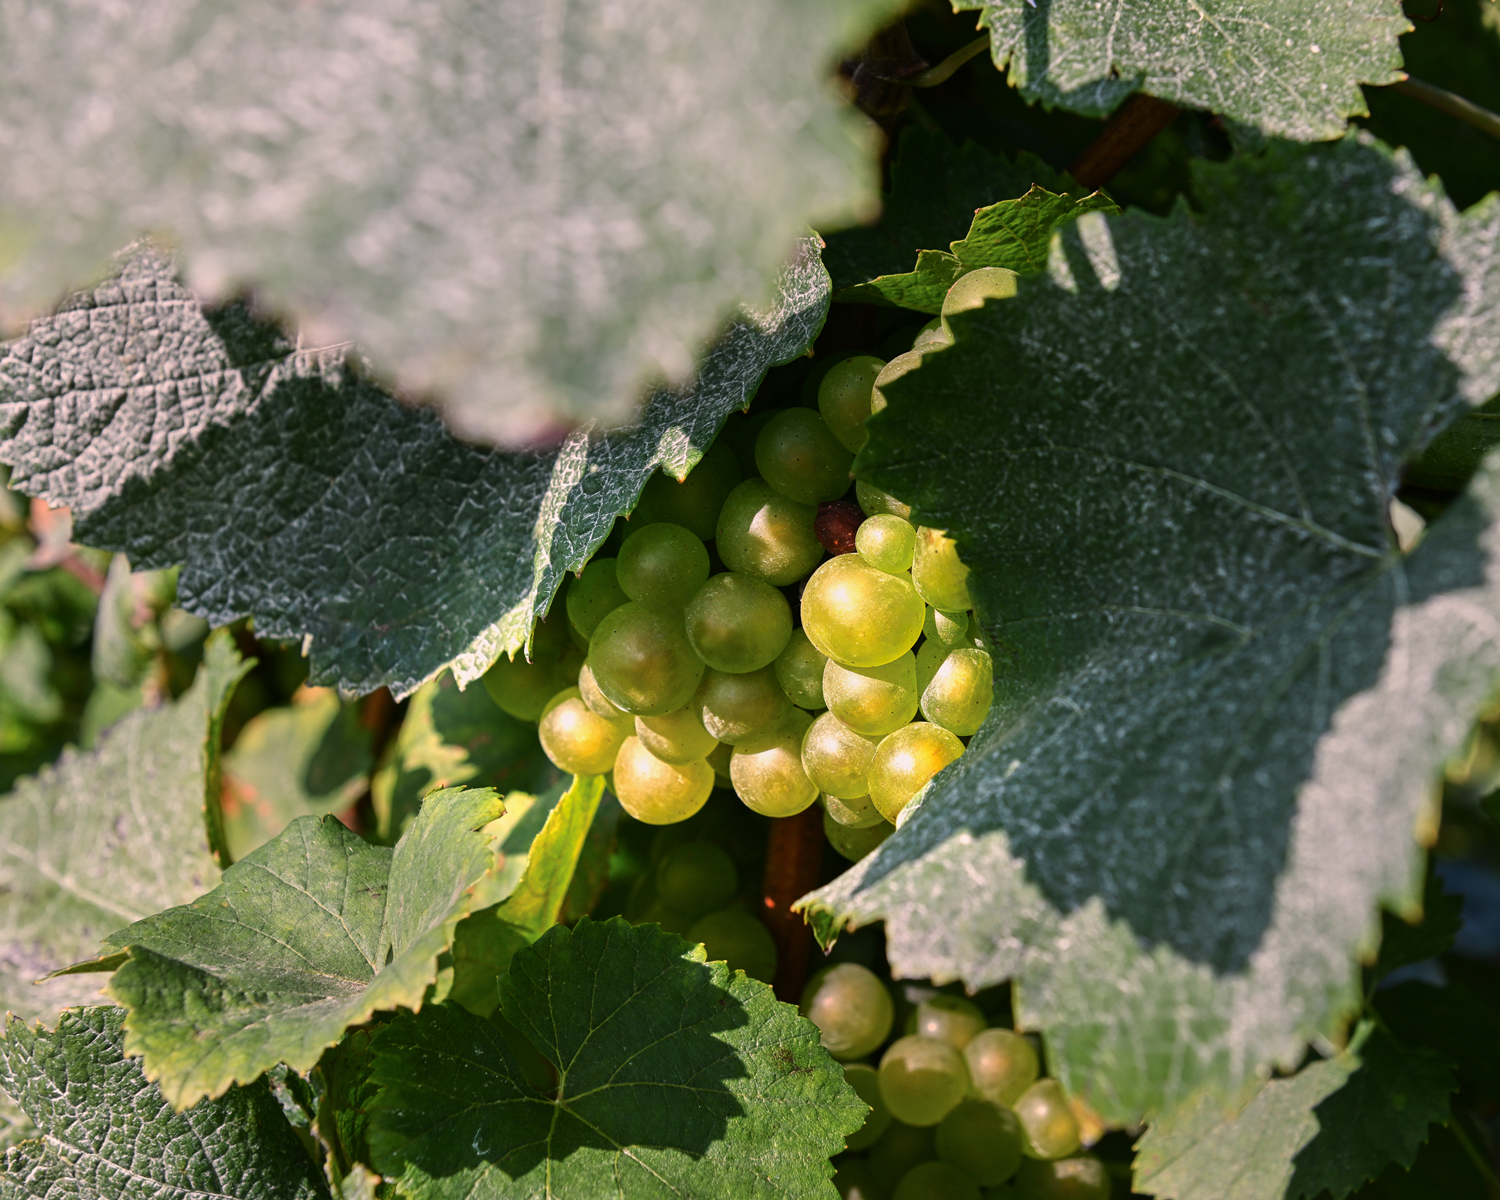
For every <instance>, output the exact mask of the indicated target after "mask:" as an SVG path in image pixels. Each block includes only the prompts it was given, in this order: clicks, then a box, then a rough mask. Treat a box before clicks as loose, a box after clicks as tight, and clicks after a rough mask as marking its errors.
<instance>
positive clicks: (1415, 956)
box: [1370, 871, 1464, 983]
mask: <svg viewBox="0 0 1500 1200" xmlns="http://www.w3.org/2000/svg"><path fill="white" fill-rule="evenodd" d="M1463 923H1464V898H1463V897H1462V896H1458V895H1453V894H1452V893H1450V892H1445V891H1444V890H1443V878H1442V876H1441V875H1439V874H1438V873H1437V872H1436V871H1428V873H1427V884H1426V887H1425V889H1424V890H1423V893H1422V908H1421V913H1420V916H1419V919H1418V920H1417V921H1416V922H1415V923H1414V924H1413V923H1411V922H1407V921H1403V920H1402V919H1401V918H1400V917H1398V916H1396V915H1395V914H1394V913H1389V912H1385V913H1381V914H1380V957H1379V958H1378V959H1377V960H1376V961H1375V965H1374V966H1373V967H1371V968H1370V981H1371V982H1372V983H1375V982H1378V981H1379V980H1381V979H1384V978H1385V977H1386V976H1387V975H1389V974H1390V973H1391V972H1392V971H1395V970H1398V969H1399V968H1401V967H1406V966H1410V965H1411V964H1412V963H1419V962H1422V961H1424V960H1426V959H1429V958H1435V957H1437V955H1439V954H1443V953H1445V952H1447V951H1448V950H1450V949H1451V948H1452V946H1453V939H1454V938H1455V937H1456V936H1458V930H1459V927H1460V926H1462V925H1463Z"/></svg>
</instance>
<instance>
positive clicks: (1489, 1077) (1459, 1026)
mask: <svg viewBox="0 0 1500 1200" xmlns="http://www.w3.org/2000/svg"><path fill="white" fill-rule="evenodd" d="M1372 1003H1373V1005H1374V1008H1375V1011H1376V1012H1377V1013H1379V1014H1380V1018H1381V1020H1383V1021H1384V1022H1385V1023H1386V1024H1387V1025H1388V1026H1389V1027H1390V1029H1391V1031H1392V1032H1393V1033H1394V1034H1395V1035H1396V1036H1397V1037H1398V1038H1400V1039H1401V1040H1402V1041H1403V1042H1405V1043H1407V1044H1408V1045H1412V1046H1425V1047H1427V1048H1429V1049H1431V1050H1433V1051H1435V1052H1436V1053H1438V1054H1440V1055H1442V1056H1443V1057H1444V1058H1445V1059H1447V1060H1448V1061H1449V1062H1451V1063H1454V1064H1455V1065H1456V1066H1457V1069H1458V1078H1459V1083H1460V1084H1461V1085H1462V1086H1463V1087H1464V1088H1465V1089H1466V1090H1471V1091H1473V1092H1474V1093H1475V1094H1476V1095H1477V1096H1478V1097H1479V1098H1480V1100H1481V1101H1482V1102H1483V1103H1487V1104H1492V1103H1494V1102H1496V1101H1497V1100H1500V1013H1497V1012H1496V1011H1495V1006H1494V1004H1493V1003H1492V1002H1491V1001H1490V1000H1489V999H1487V998H1486V997H1485V996H1483V995H1481V994H1480V993H1478V992H1476V991H1474V990H1472V989H1470V988H1467V987H1465V986H1463V985H1462V984H1460V983H1449V984H1448V985H1447V986H1446V987H1433V986H1432V985H1431V984H1429V983H1420V982H1417V981H1416V980H1411V981H1408V982H1406V983H1398V984H1396V985H1394V986H1391V987H1384V988H1381V989H1380V990H1379V991H1378V992H1376V993H1375V995H1374V998H1373V1000H1372Z"/></svg>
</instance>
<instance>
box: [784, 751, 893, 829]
mask: <svg viewBox="0 0 1500 1200" xmlns="http://www.w3.org/2000/svg"><path fill="white" fill-rule="evenodd" d="M802 745H803V749H804V750H805V749H806V748H807V738H806V735H804V736H803V740H802ZM802 769H803V770H804V771H805V770H806V769H807V766H806V763H805V761H804V764H803V768H802ZM823 811H824V812H826V813H827V814H828V816H829V819H830V820H832V821H833V822H834V823H835V824H838V825H842V826H844V827H845V828H846V829H871V828H873V827H874V826H876V825H885V824H888V822H887V821H886V819H885V818H884V817H882V816H881V815H880V810H879V809H877V808H876V807H875V802H874V801H873V800H871V799H870V796H869V793H868V792H867V793H865V795H863V796H851V797H848V798H845V797H843V796H830V795H829V794H828V793H827V792H824V793H823Z"/></svg>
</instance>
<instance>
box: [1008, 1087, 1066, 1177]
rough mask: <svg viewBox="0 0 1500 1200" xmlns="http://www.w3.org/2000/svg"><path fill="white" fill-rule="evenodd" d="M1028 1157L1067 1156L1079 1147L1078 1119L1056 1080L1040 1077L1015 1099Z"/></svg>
mask: <svg viewBox="0 0 1500 1200" xmlns="http://www.w3.org/2000/svg"><path fill="white" fill-rule="evenodd" d="M1016 1116H1017V1117H1019V1118H1020V1119H1021V1128H1022V1129H1023V1130H1024V1131H1025V1133H1026V1142H1025V1145H1024V1146H1023V1147H1022V1149H1023V1150H1024V1151H1025V1153H1026V1156H1027V1157H1028V1158H1066V1157H1067V1156H1068V1155H1069V1154H1072V1153H1073V1151H1075V1150H1077V1149H1078V1146H1079V1140H1080V1138H1079V1130H1078V1118H1077V1117H1075V1116H1074V1115H1073V1109H1072V1108H1071V1107H1070V1106H1069V1104H1068V1095H1067V1093H1066V1092H1064V1091H1063V1086H1062V1084H1060V1083H1058V1082H1057V1080H1055V1079H1038V1080H1037V1081H1036V1082H1035V1083H1033V1084H1032V1085H1031V1086H1030V1087H1029V1088H1027V1089H1026V1090H1025V1091H1024V1092H1022V1093H1021V1096H1020V1099H1018V1100H1017V1101H1016Z"/></svg>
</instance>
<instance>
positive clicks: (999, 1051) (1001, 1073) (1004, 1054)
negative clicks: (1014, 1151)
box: [964, 1029, 1040, 1107]
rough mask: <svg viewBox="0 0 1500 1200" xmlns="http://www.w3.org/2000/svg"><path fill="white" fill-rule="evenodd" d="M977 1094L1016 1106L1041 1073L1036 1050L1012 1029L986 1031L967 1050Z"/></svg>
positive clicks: (966, 1047) (967, 1059)
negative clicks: (1022, 1094) (1023, 1093)
mask: <svg viewBox="0 0 1500 1200" xmlns="http://www.w3.org/2000/svg"><path fill="white" fill-rule="evenodd" d="M964 1059H965V1060H966V1061H967V1062H968V1064H969V1078H970V1079H971V1080H972V1081H973V1083H974V1094H975V1095H977V1096H983V1097H984V1098H985V1099H987V1100H993V1101H995V1103H997V1104H1004V1105H1006V1106H1007V1107H1014V1106H1015V1103H1016V1101H1017V1100H1019V1099H1020V1098H1021V1093H1022V1092H1024V1091H1025V1090H1026V1089H1027V1088H1029V1087H1030V1086H1031V1085H1032V1084H1033V1083H1035V1082H1036V1077H1037V1075H1038V1074H1039V1072H1040V1064H1039V1063H1038V1062H1037V1057H1036V1047H1034V1046H1033V1045H1032V1044H1031V1042H1030V1041H1029V1040H1028V1039H1027V1038H1024V1037H1022V1036H1021V1035H1020V1034H1019V1033H1012V1032H1011V1031H1010V1030H1009V1029H986V1030H984V1031H983V1032H981V1033H978V1034H975V1035H974V1040H973V1041H971V1042H970V1043H969V1044H968V1045H967V1046H965V1047H964Z"/></svg>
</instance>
